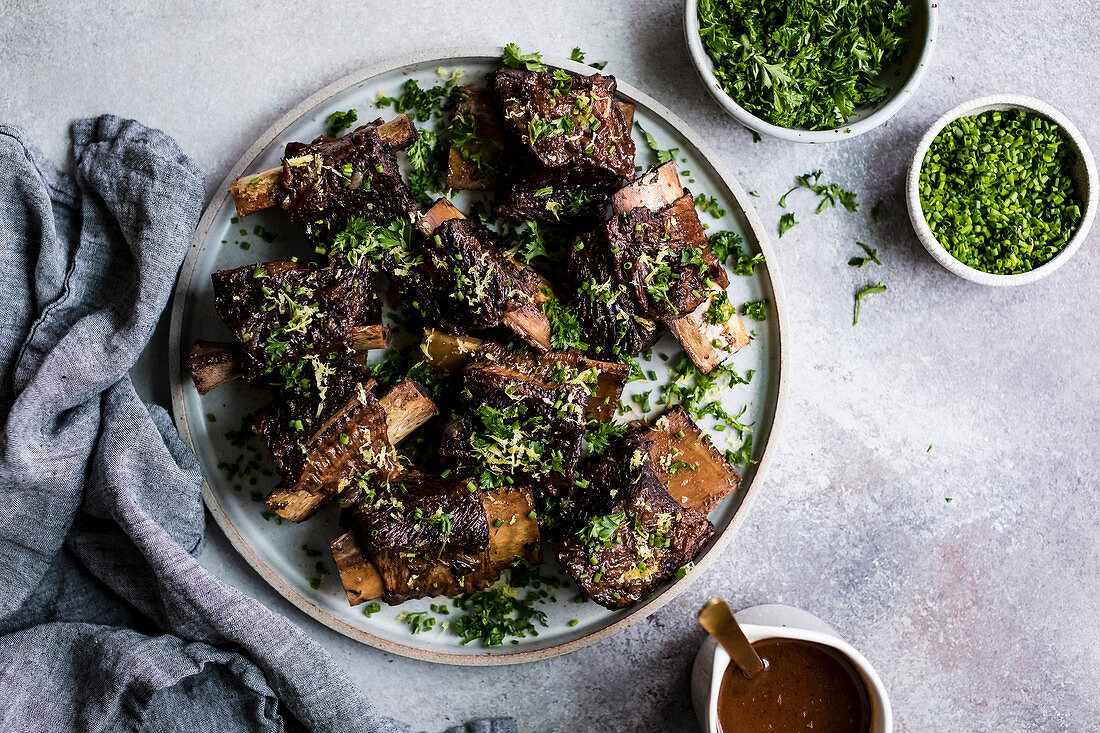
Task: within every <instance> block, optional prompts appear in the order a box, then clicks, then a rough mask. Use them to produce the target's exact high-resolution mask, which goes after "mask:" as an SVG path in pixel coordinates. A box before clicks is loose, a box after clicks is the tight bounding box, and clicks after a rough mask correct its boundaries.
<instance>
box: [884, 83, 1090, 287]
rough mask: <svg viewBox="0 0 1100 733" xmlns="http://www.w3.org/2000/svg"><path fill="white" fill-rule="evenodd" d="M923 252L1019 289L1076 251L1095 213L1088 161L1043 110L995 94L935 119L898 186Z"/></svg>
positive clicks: (1083, 146)
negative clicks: (904, 199) (902, 182)
mask: <svg viewBox="0 0 1100 733" xmlns="http://www.w3.org/2000/svg"><path fill="white" fill-rule="evenodd" d="M905 189H906V190H905V197H906V203H907V205H908V208H909V219H910V220H911V221H912V222H913V228H914V229H915V230H916V233H917V238H918V239H920V241H921V244H923V245H924V248H925V249H927V250H928V252H929V253H930V254H931V255H932V257H934V258H935V260H936V261H937V262H939V263H940V264H941V265H943V266H944V267H945V268H947V269H948V270H950V271H951V272H953V273H955V274H956V275H958V276H959V277H963V278H966V279H967V280H972V281H973V282H977V283H981V284H983V285H996V286H1007V285H1024V284H1027V283H1031V282H1035V281H1036V280H1039V279H1040V278H1043V277H1046V276H1047V275H1049V274H1050V273H1052V272H1054V271H1055V270H1057V269H1058V268H1059V267H1061V266H1062V265H1063V264H1065V263H1066V262H1067V261H1068V260H1069V259H1070V258H1071V257H1073V254H1074V253H1075V252H1076V251H1077V250H1078V248H1080V246H1081V243H1082V242H1084V240H1085V237H1086V236H1087V235H1088V231H1089V228H1090V227H1091V226H1092V220H1093V219H1094V218H1095V215H1096V197H1097V177H1096V163H1095V161H1094V160H1093V157H1092V152H1091V151H1090V150H1089V146H1088V143H1086V142H1085V138H1084V136H1082V135H1081V132H1080V131H1079V130H1078V129H1077V127H1076V126H1074V124H1073V123H1072V122H1070V121H1069V120H1068V119H1067V118H1066V117H1065V116H1064V115H1063V114H1061V113H1060V112H1058V111H1057V110H1056V109H1054V108H1053V107H1051V106H1050V105H1048V104H1046V103H1044V102H1040V101H1039V100H1037V99H1032V98H1030V97H1022V96H1019V95H1012V94H1007V95H997V96H989V97H981V98H979V99H975V100H972V101H970V102H966V103H965V104H962V105H959V106H958V107H956V108H955V109H953V110H951V111H950V112H948V113H947V114H945V115H943V117H941V118H940V119H939V120H937V121H936V123H935V124H934V125H932V127H931V128H930V129H929V130H928V132H927V133H925V135H924V137H923V138H922V139H921V141H920V143H919V144H918V145H917V149H916V152H915V153H914V154H913V160H912V162H911V163H910V165H909V173H908V176H907V178H906V185H905Z"/></svg>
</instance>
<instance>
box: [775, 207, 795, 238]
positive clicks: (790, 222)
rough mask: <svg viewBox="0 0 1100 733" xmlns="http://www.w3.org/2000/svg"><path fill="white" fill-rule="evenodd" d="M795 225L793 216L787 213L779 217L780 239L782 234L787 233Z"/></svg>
mask: <svg viewBox="0 0 1100 733" xmlns="http://www.w3.org/2000/svg"><path fill="white" fill-rule="evenodd" d="M797 223H798V222H797V221H795V218H794V214H792V213H789V212H788V213H786V214H784V215H783V216H781V217H779V236H781V237H782V236H783V235H784V234H786V233H787V231H788V230H790V228H791V227H793V226H794V225H795V224H797Z"/></svg>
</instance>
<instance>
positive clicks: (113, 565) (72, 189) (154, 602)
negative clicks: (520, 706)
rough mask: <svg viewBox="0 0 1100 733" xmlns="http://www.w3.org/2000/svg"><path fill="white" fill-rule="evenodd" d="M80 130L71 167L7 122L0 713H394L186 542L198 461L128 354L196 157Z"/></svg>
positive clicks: (195, 202) (191, 186)
mask: <svg viewBox="0 0 1100 733" xmlns="http://www.w3.org/2000/svg"><path fill="white" fill-rule="evenodd" d="M72 134H73V145H74V154H75V161H76V171H75V174H74V175H72V176H69V175H63V174H61V173H59V172H57V171H56V170H55V169H54V168H53V167H52V166H51V165H50V164H49V163H48V162H47V161H45V160H44V159H43V158H42V156H41V154H40V153H38V152H37V151H36V150H35V149H33V148H31V147H29V146H28V145H27V144H26V143H25V142H24V141H23V136H22V134H21V132H20V131H19V130H17V129H15V128H12V127H8V126H0V307H2V310H0V426H2V427H0V429H2V432H0V729H2V730H5V731H7V730H18V731H25V732H28V733H30V732H34V731H49V732H50V733H58V732H59V731H116V730H126V731H168V730H180V731H184V730H186V731H280V730H310V731H349V730H356V731H367V732H370V733H383V732H385V733H389V732H391V731H394V732H396V731H405V730H407V728H406V726H403V725H401V724H398V723H395V722H393V721H391V720H388V719H386V718H384V717H382V716H381V715H380V714H379V713H378V711H377V710H376V709H375V708H374V706H373V705H372V704H371V703H370V701H369V700H367V699H366V698H365V697H364V696H363V694H362V692H361V691H360V690H359V689H358V688H357V687H356V686H355V685H354V684H353V683H352V682H351V681H350V680H349V679H348V678H347V677H346V676H345V675H344V674H343V673H342V672H341V671H340V670H339V668H338V667H337V666H336V664H335V663H334V662H333V661H332V659H331V658H330V657H329V656H328V654H327V653H326V652H325V651H324V650H323V649H322V648H321V647H320V646H319V645H318V644H317V643H316V642H314V641H313V640H312V639H310V638H309V637H308V636H306V635H305V634H304V633H303V632H302V631H300V630H299V629H298V628H297V627H296V626H294V625H292V624H291V623H290V622H289V621H287V620H286V619H285V618H283V617H282V616H279V615H278V614H276V613H274V612H272V611H270V610H268V609H267V608H265V607H264V606H262V605H261V604H260V603H258V602H257V601H255V600H253V599H251V598H248V597H246V596H244V595H242V594H241V593H239V592H238V591H236V590H235V589H233V588H231V587H229V586H227V585H225V584H224V583H222V582H221V581H219V580H217V579H216V578H214V577H213V576H211V575H210V574H209V573H207V572H206V570H204V569H203V568H202V567H201V566H200V565H199V564H198V562H197V561H196V560H195V558H194V555H195V554H196V553H197V552H198V550H199V548H200V546H201V544H202V537H203V529H204V516H203V508H202V503H201V500H200V495H199V494H200V491H199V489H200V473H199V466H198V464H197V463H196V461H195V458H194V456H193V455H191V453H190V452H189V451H188V450H187V449H186V448H185V447H184V446H183V444H182V442H181V441H180V438H179V436H178V435H177V434H176V431H175V428H174V427H173V426H172V423H171V420H170V419H169V416H168V414H167V413H166V412H165V411H164V410H163V409H162V408H160V407H158V406H156V405H147V404H144V403H143V402H142V401H141V400H140V399H139V398H138V396H137V394H136V393H135V391H134V386H133V384H132V383H131V382H130V378H129V376H128V375H127V372H128V370H129V369H130V367H131V366H132V365H133V363H134V361H135V359H136V358H137V356H138V354H139V353H140V352H141V350H142V348H143V347H144V346H145V344H146V342H147V341H148V340H149V337H150V335H151V334H152V332H153V329H154V327H155V326H156V323H157V320H158V318H159V317H160V314H161V311H162V310H163V309H164V306H165V304H166V303H167V302H168V297H169V294H170V293H171V289H172V285H173V283H174V281H175V278H176V273H177V270H178V269H179V266H180V262H181V260H182V259H183V255H184V253H185V252H186V250H187V247H188V245H189V243H190V240H191V236H192V233H193V232H194V229H195V225H196V223H197V221H198V216H199V211H200V209H201V207H202V199H203V176H202V173H200V172H199V170H198V169H197V168H196V167H195V166H194V164H193V163H192V162H191V161H190V160H189V159H188V158H187V157H186V156H185V155H183V154H182V153H181V152H180V150H179V148H178V146H177V145H176V143H175V141H174V140H173V139H172V138H170V137H168V136H167V135H165V134H164V133H162V132H160V131H158V130H151V129H149V128H146V127H143V126H142V125H140V124H138V123H136V122H133V121H130V120H123V119H119V118H117V117H112V116H103V117H99V118H96V119H88V120H80V121H78V122H76V123H74V124H73V128H72ZM451 730H452V731H466V732H467V733H475V732H476V733H513V732H514V731H515V723H514V722H513V721H511V720H491V721H490V720H484V721H476V722H474V723H471V724H469V725H468V726H460V727H458V728H453V729H451Z"/></svg>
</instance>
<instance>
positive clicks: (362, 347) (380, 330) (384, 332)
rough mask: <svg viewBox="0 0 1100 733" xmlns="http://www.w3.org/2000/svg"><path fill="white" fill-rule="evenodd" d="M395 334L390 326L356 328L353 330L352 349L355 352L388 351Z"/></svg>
mask: <svg viewBox="0 0 1100 733" xmlns="http://www.w3.org/2000/svg"><path fill="white" fill-rule="evenodd" d="M392 338H393V334H392V333H390V329H389V327H388V326H383V325H370V326H356V327H355V328H353V329H352V330H351V344H350V345H351V348H352V350H353V351H370V350H371V349H388V348H389V347H390V340H391V339H392Z"/></svg>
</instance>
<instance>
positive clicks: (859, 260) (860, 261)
mask: <svg viewBox="0 0 1100 733" xmlns="http://www.w3.org/2000/svg"><path fill="white" fill-rule="evenodd" d="M856 244H858V245H859V246H860V248H861V249H862V250H863V251H864V252H866V253H867V256H866V257H853V258H852V259H850V260H848V264H849V265H851V266H852V267H863V266H864V265H866V264H867V263H868V262H874V263H875V264H876V265H881V264H882V263H881V262H879V259H878V250H877V249H873V248H872V247H868V246H867V245H866V244H864V243H863V242H856Z"/></svg>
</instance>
